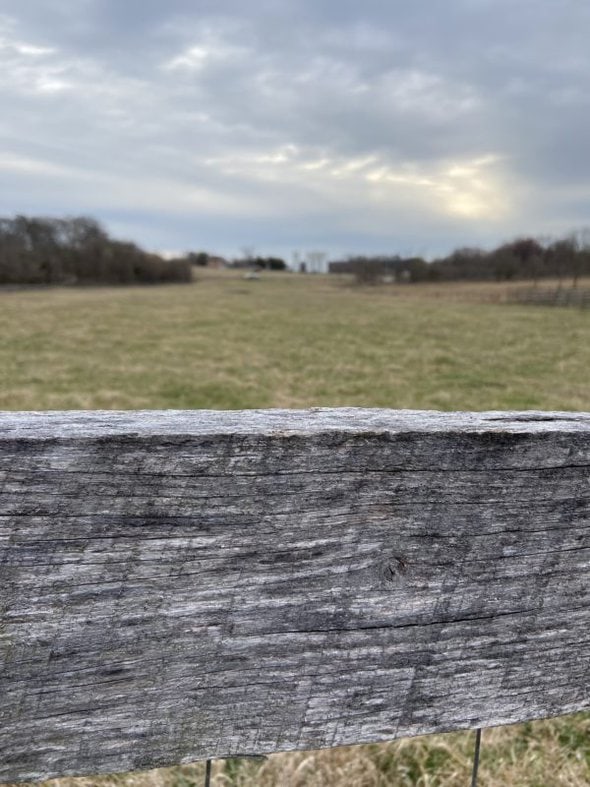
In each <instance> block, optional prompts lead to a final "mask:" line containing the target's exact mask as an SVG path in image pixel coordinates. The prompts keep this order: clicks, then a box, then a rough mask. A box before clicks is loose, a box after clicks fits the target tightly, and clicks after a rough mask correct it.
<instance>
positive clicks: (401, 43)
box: [0, 0, 590, 259]
mask: <svg viewBox="0 0 590 787" xmlns="http://www.w3.org/2000/svg"><path fill="white" fill-rule="evenodd" d="M589 42H590V3H589V2H588V0H444V2H443V0H412V1H411V2H410V0H404V1H403V2H401V1H400V0H362V2H359V0H354V2H353V1H352V0H323V1H322V0H256V1H255V2H252V3H247V2H244V0H165V1H164V0H25V1H24V2H23V0H1V1H0V106H1V107H2V112H1V114H0V215H5V216H6V215H14V214H15V213H27V214H41V215H56V216H61V215H78V214H86V215H92V216H95V217H97V218H98V219H100V220H101V221H103V222H104V223H105V224H106V226H107V227H108V229H109V230H110V231H112V233H113V234H115V235H117V236H119V237H122V238H128V239H132V240H135V241H137V242H138V243H140V244H142V245H144V246H145V247H147V248H150V249H154V250H160V251H173V250H174V251H176V250H178V251H183V250H188V249H206V250H209V251H213V252H218V253H222V254H228V255H239V254H240V250H241V249H242V248H243V247H254V248H255V250H256V252H257V253H260V254H269V253H280V254H283V255H286V256H287V258H288V259H290V258H291V253H292V251H293V250H296V249H299V250H301V251H306V250H309V249H320V250H324V251H325V252H327V253H328V254H329V255H330V256H331V257H334V258H335V257H340V256H342V255H344V254H346V253H354V252H363V251H364V252H368V253H383V252H389V253H395V252H399V253H403V254H423V255H427V256H433V255H436V254H439V253H444V252H447V251H449V250H450V249H452V248H454V247H456V246H461V245H470V244H479V245H483V246H490V245H492V244H494V243H497V242H500V241H503V240H506V239H509V238H511V237H514V236H515V235H518V234H524V233H528V234H535V235H546V236H548V235H557V234H561V233H564V232H567V231H569V230H571V229H575V228H579V227H582V226H584V225H590V215H589V206H590V43H589Z"/></svg>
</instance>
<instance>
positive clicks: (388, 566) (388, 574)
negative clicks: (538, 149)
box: [380, 555, 409, 584]
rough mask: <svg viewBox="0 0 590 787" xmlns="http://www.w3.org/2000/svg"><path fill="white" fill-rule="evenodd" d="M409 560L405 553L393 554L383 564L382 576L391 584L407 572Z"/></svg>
mask: <svg viewBox="0 0 590 787" xmlns="http://www.w3.org/2000/svg"><path fill="white" fill-rule="evenodd" d="M408 568H409V562H408V559H407V558H406V557H404V555H392V556H390V557H389V558H388V559H387V560H385V561H384V562H383V563H382V564H381V572H380V573H381V577H382V579H384V580H385V582H387V583H389V584H391V583H395V582H397V581H398V580H399V579H400V578H401V577H403V576H404V575H405V574H407V572H408Z"/></svg>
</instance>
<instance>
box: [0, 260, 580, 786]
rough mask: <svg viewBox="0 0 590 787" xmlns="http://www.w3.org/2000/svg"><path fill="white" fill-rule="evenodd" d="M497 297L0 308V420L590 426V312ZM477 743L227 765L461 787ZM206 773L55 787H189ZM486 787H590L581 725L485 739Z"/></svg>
mask: <svg viewBox="0 0 590 787" xmlns="http://www.w3.org/2000/svg"><path fill="white" fill-rule="evenodd" d="M506 295H507V288H506V286H505V285H470V286H465V285H456V286H453V285H449V286H446V287H445V286H437V287H405V288H401V289H395V288H393V289H391V288H383V289H368V290H359V289H355V288H354V287H351V286H350V285H349V284H348V283H346V282H345V281H342V280H339V279H328V278H324V277H313V276H308V277H301V276H289V275H280V274H278V275H274V276H270V275H267V276H263V278H262V279H261V280H260V281H254V282H252V281H244V280H242V279H241V278H240V277H239V276H236V275H233V276H232V275H216V276H211V275H204V276H203V277H202V278H201V279H200V280H199V281H198V282H197V283H196V284H195V285H194V286H188V287H187V286H168V287H159V288H143V289H140V288H129V289H106V288H105V289H71V290H66V289H61V290H59V289H55V290H46V291H28V292H27V291H23V292H17V293H1V292H0V336H1V341H0V383H1V384H0V409H7V410H18V409H24V410H30V409H39V410H45V409H68V408H73V409H78V408H82V409H85V408H91V409H95V408H107V409H108V408H121V409H127V408H155V409H164V408H232V409H233V408H252V407H307V406H318V405H325V406H336V405H357V406H369V407H371V406H382V407H395V408H399V407H409V408H419V409H420V408H434V409H444V410H452V409H456V410H460V409H465V410H486V409H530V408H539V409H548V410H553V409H558V410H559V409H563V410H570V409H571V410H590V312H589V311H579V310H576V309H559V308H552V307H536V306H523V305H516V304H508V303H505V302H504V301H505V300H506ZM472 746H473V736H472V735H470V734H464V733H455V734H452V735H439V736H432V737H428V738H422V739H415V740H404V741H398V742H393V743H391V744H383V745H379V746H364V747H349V748H344V749H334V750H330V751H324V752H299V753H293V754H279V755H274V756H273V757H271V758H269V760H268V761H266V762H264V763H262V764H260V763H253V762H235V761H230V762H219V763H216V764H215V770H214V773H215V776H214V784H215V785H218V787H219V786H220V785H226V786H227V785H234V787H238V786H240V787H254V786H255V785H257V786H258V787H275V785H281V787H314V786H317V787H320V786H321V787H323V786H324V785H326V786H327V787H386V786H387V787H389V786H390V785H397V786H399V787H410V785H418V786H419V787H455V786H457V787H459V786H461V787H464V785H466V784H468V780H469V771H470V759H471V755H472ZM202 783H203V767H202V765H200V764H199V765H195V766H184V767H182V768H171V769H160V770H156V771H151V772H149V773H142V774H127V775H125V776H113V777H106V778H104V779H97V778H90V779H80V780H74V779H63V780H60V781H59V784H61V785H63V787H74V785H77V787H83V786H84V787H90V786H91V785H104V787H107V785H125V787H193V785H199V786H200V785H201V784H202ZM480 784H481V787H500V786H501V785H502V786H503V785H510V786H511V787H527V786H528V787H553V786H554V785H555V786H557V785H564V786H565V785H568V786H569V787H583V786H584V785H588V784H590V719H589V718H588V716H586V715H578V716H571V717H565V718H562V719H559V720H555V721H541V722H535V723H529V724H523V725H518V726H516V727H513V728H505V729H498V730H490V731H486V733H485V738H484V749H483V755H482V774H481V779H480Z"/></svg>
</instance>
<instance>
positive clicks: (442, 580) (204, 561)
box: [0, 410, 590, 781]
mask: <svg viewBox="0 0 590 787" xmlns="http://www.w3.org/2000/svg"><path fill="white" fill-rule="evenodd" d="M589 602H590V414H582V413H578V414H576V413H531V412H527V413H493V412H492V413H433V412H426V413H423V412H406V411H402V412H396V411H387V410H310V411H298V412H295V411H292V412H289V411H266V412H265V411H258V412H256V411H250V412H239V413H235V412H139V413H130V412H124V413H116V412H96V413H85V412H77V413H4V414H1V415H0V781H2V780H5V781H6V780H13V781H16V780H25V779H30V780H35V779H41V778H47V777H52V776H57V775H65V774H81V773H99V772H108V771H122V770H131V769H143V768H150V767H153V766H158V765H165V764H171V763H181V762H188V761H192V760H196V759H200V758H204V757H222V756H227V755H236V754H239V753H263V752H273V751H280V750H289V749H301V748H319V747H325V746H335V745H341V744H350V743H361V742H366V741H379V740H388V739H392V738H397V737H401V736H409V735H417V734H421V733H430V732H436V731H441V730H452V729H463V728H473V727H477V726H480V725H483V726H488V725H497V724H505V723H510V722H516V721H521V720H525V719H532V718H537V717H547V716H552V715H558V714H562V713H567V712H571V711H577V710H579V709H582V708H587V707H590V688H589V674H588V673H589V665H590V607H589Z"/></svg>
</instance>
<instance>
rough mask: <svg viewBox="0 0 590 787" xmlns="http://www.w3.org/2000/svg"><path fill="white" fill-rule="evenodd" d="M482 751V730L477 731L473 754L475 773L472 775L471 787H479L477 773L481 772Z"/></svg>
mask: <svg viewBox="0 0 590 787" xmlns="http://www.w3.org/2000/svg"><path fill="white" fill-rule="evenodd" d="M480 749H481V730H476V731H475V751H474V753H473V773H472V774H471V787H477V773H478V771H479V752H480Z"/></svg>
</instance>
